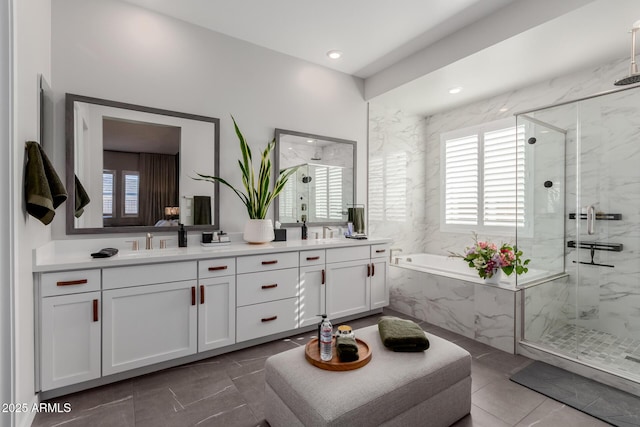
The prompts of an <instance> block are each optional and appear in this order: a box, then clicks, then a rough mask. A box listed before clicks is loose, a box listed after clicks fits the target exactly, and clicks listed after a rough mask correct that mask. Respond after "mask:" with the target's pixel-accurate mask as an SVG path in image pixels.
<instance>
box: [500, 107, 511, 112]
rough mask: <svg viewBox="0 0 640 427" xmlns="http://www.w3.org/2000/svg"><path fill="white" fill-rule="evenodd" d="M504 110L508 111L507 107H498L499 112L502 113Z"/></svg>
mask: <svg viewBox="0 0 640 427" xmlns="http://www.w3.org/2000/svg"><path fill="white" fill-rule="evenodd" d="M505 111H509V109H508V108H507V107H502V108H501V109H500V112H501V113H504V112H505Z"/></svg>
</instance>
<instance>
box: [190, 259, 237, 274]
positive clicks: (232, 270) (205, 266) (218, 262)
mask: <svg viewBox="0 0 640 427" xmlns="http://www.w3.org/2000/svg"><path fill="white" fill-rule="evenodd" d="M234 274H236V259H235V258H220V259H207V260H204V261H198V278H199V279H206V278H208V277H222V276H233V275H234Z"/></svg>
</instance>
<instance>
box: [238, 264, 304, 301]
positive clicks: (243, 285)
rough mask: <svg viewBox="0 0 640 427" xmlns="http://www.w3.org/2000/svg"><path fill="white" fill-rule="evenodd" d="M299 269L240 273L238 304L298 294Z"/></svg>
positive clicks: (272, 299)
mask: <svg viewBox="0 0 640 427" xmlns="http://www.w3.org/2000/svg"><path fill="white" fill-rule="evenodd" d="M297 282H298V269H297V268H288V269H286V270H276V271H266V272H263V273H247V274H239V275H238V284H237V289H238V306H243V305H249V304H257V303H261V302H267V301H274V300H279V299H285V298H291V297H295V296H296V292H297V289H296V288H297V286H296V285H297Z"/></svg>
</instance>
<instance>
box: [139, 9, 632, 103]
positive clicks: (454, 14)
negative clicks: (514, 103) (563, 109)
mask: <svg viewBox="0 0 640 427" xmlns="http://www.w3.org/2000/svg"><path fill="white" fill-rule="evenodd" d="M126 1H127V2H129V3H132V4H136V5H138V6H141V7H145V8H148V9H151V10H155V11H158V12H161V13H164V14H167V15H170V16H174V17H176V18H179V19H182V20H184V21H187V22H191V23H194V24H196V25H199V26H202V27H205V28H209V29H211V30H213V31H217V32H220V33H223V34H227V35H229V36H232V37H236V38H239V39H242V40H245V41H247V42H250V43H253V44H256V45H259V46H263V47H266V48H269V49H272V50H275V51H278V52H281V53H285V54H288V55H291V56H295V57H298V58H301V59H304V60H307V61H310V62H313V63H317V64H320V65H323V66H326V67H329V68H332V69H335V70H338V71H341V72H344V73H347V74H351V75H354V76H357V77H361V78H364V79H365V90H366V89H367V85H369V86H375V85H376V84H377V83H378V82H379V81H381V80H383V79H386V81H385V82H384V84H383V85H382V89H378V90H375V91H373V92H376V93H373V94H372V96H376V98H375V99H376V100H377V101H378V100H379V101H381V102H384V103H386V104H388V105H391V106H396V107H398V108H402V109H403V110H405V112H407V113H410V114H422V115H426V114H431V113H433V112H436V111H441V110H444V109H448V108H452V107H455V106H457V105H461V104H464V103H468V102H472V101H474V100H477V99H482V98H483V97H488V96H492V95H496V94H499V93H503V92H506V91H508V90H511V89H514V88H517V87H523V86H526V85H530V84H533V83H536V82H539V81H542V80H546V79H549V78H553V77H556V76H559V75H562V74H566V73H569V72H573V71H576V70H578V69H581V68H584V67H589V66H593V65H596V64H602V63H604V62H608V61H611V60H613V59H619V58H623V57H625V56H628V51H629V44H630V41H629V36H628V34H627V32H628V30H629V29H630V28H631V25H632V24H633V22H635V21H636V20H637V19H639V18H640V2H639V1H638V0H596V1H593V0H561V2H560V3H557V2H558V0H455V1H454V0H393V1H391V0H346V1H345V0H323V1H311V0H269V1H265V0H216V1H211V0H180V1H175V0H126ZM526 7H529V10H530V11H531V10H532V9H531V8H538V10H539V11H540V13H539V14H538V15H539V16H537V17H536V16H530V15H536V13H526V14H523V13H522V12H523V11H526V10H527V9H526ZM507 10H508V11H509V13H507V12H506V11H507ZM534 11H535V10H534ZM567 11H568V13H566V12H567ZM523 15H525V16H523ZM496 16H500V18H501V19H502V21H500V24H499V25H500V26H504V28H505V29H504V31H502V32H501V31H499V30H496V28H495V27H496V25H495V19H494V21H493V22H492V24H493V28H491V26H490V25H489V23H490V22H491V21H490V19H491V18H492V17H496ZM536 19H537V21H536ZM541 21H546V22H541ZM482 22H484V23H485V24H486V25H485V26H484V27H482V26H481V25H480V23H482ZM519 27H520V28H521V29H519ZM472 30H476V32H475V33H474V32H473V31H472ZM462 34H464V35H465V37H467V38H466V39H463V40H461V37H460V35H462ZM448 42H450V43H448ZM434 46H437V48H438V49H439V52H440V57H438V58H436V57H435V56H433V59H434V60H433V61H431V62H432V64H434V65H433V66H432V68H433V69H427V68H428V67H426V68H425V66H424V63H425V62H427V63H428V62H429V61H430V59H431V57H429V55H431V54H432V53H431V51H430V50H429V49H432V50H433V48H434ZM332 49H336V50H340V51H342V52H343V53H344V55H343V57H342V58H341V59H339V60H337V61H332V60H330V59H328V58H327V56H326V52H327V51H329V50H332ZM447 49H449V51H448V52H447ZM474 49H475V50H474ZM443 51H444V55H443V54H442V52H443ZM448 53H449V54H448ZM421 54H422V56H423V58H422V59H421V61H422V64H423V65H422V66H421V67H418V66H416V65H415V64H416V61H413V62H412V60H413V59H415V58H416V57H418V58H419V56H420V55H421ZM456 54H457V56H456ZM436 63H437V64H436ZM422 68H425V72H424V73H423V72H422ZM416 73H419V74H420V75H415V74H416ZM390 75H391V76H392V77H393V78H389V77H388V76H390ZM394 75H395V76H394ZM621 77H622V76H621ZM454 86H463V87H464V90H463V91H462V93H460V94H458V95H456V96H455V97H454V96H452V95H449V94H448V90H449V89H450V88H451V87H454ZM379 93H381V94H382V95H380V96H377V95H378V94H379ZM370 97H371V96H368V98H370Z"/></svg>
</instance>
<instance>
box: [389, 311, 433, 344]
mask: <svg viewBox="0 0 640 427" xmlns="http://www.w3.org/2000/svg"><path fill="white" fill-rule="evenodd" d="M378 332H379V333H380V339H381V340H382V343H383V344H384V346H385V347H387V348H389V349H391V350H393V351H424V350H426V349H428V348H429V340H428V339H427V337H426V335H425V334H424V331H423V330H422V328H421V327H420V326H418V325H417V324H416V323H415V322H412V321H411V320H405V319H400V318H399V317H393V316H382V317H381V318H380V320H378Z"/></svg>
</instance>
